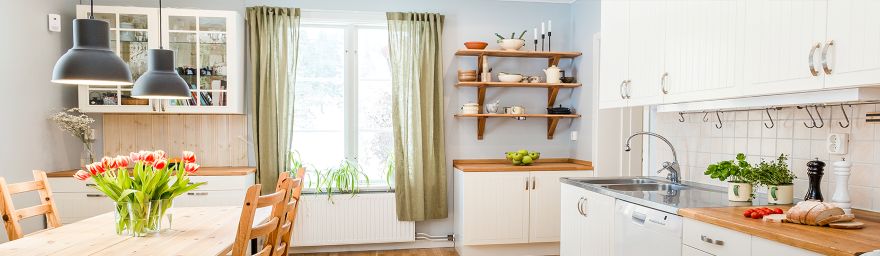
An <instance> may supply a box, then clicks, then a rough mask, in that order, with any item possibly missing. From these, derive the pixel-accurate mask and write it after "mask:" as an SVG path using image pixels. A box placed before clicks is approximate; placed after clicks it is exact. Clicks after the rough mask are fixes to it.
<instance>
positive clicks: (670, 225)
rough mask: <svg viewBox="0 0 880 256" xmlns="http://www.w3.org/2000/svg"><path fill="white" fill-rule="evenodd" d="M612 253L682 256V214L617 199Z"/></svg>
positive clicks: (627, 255)
mask: <svg viewBox="0 0 880 256" xmlns="http://www.w3.org/2000/svg"><path fill="white" fill-rule="evenodd" d="M615 208H616V209H615V211H614V215H615V216H614V218H613V219H614V229H612V230H614V231H613V232H614V234H613V236H614V245H613V248H612V250H613V252H612V254H613V255H626V256H629V255H652V256H667V255H670V256H671V255H675V256H680V255H681V233H682V232H681V227H682V218H681V216H678V215H675V214H672V213H668V212H664V211H660V210H656V209H652V208H648V207H644V206H641V205H637V204H633V203H630V202H627V201H623V200H620V199H617V202H616V203H615Z"/></svg>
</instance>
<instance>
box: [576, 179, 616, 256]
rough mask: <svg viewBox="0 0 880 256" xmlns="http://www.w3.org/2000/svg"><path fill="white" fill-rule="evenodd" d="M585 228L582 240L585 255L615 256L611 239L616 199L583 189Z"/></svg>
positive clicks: (582, 249)
mask: <svg viewBox="0 0 880 256" xmlns="http://www.w3.org/2000/svg"><path fill="white" fill-rule="evenodd" d="M582 191H583V192H582V193H583V196H584V201H583V202H582V203H581V205H582V208H583V210H582V211H583V212H584V219H585V222H584V227H583V228H582V229H581V230H582V232H583V236H582V238H583V239H582V240H581V246H582V247H581V251H582V252H586V253H585V254H583V255H613V254H612V251H611V242H612V241H611V238H612V237H614V234H613V232H614V230H613V227H612V225H613V223H614V198H611V197H609V196H605V195H601V194H598V193H595V192H590V191H587V190H583V189H582Z"/></svg>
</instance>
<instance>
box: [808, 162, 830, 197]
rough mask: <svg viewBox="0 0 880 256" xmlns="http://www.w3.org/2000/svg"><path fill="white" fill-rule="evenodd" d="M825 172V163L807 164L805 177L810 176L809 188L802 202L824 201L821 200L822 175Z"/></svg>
mask: <svg viewBox="0 0 880 256" xmlns="http://www.w3.org/2000/svg"><path fill="white" fill-rule="evenodd" d="M824 170H825V162H822V161H819V158H816V160H813V161H809V162H807V176H810V187H809V189H808V190H807V194H806V195H805V196H804V201H810V200H816V201H824V198H822V187H821V183H822V175H823V174H824Z"/></svg>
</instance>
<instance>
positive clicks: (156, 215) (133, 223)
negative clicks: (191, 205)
mask: <svg viewBox="0 0 880 256" xmlns="http://www.w3.org/2000/svg"><path fill="white" fill-rule="evenodd" d="M195 162H196V156H195V154H194V153H193V152H190V151H184V152H183V156H182V161H181V162H177V163H169V161H168V158H167V157H166V155H165V152H164V151H162V150H156V151H140V152H132V153H130V154H129V155H128V156H121V155H120V156H116V157H106V156H105V157H104V158H103V159H101V161H100V162H95V163H92V164H89V165H86V168H85V169H84V170H79V171H77V172H76V174H74V175H73V177H74V178H76V179H78V180H82V181H85V180H88V179H92V180H93V181H94V182H95V189H97V190H99V191H101V192H102V193H104V194H105V195H107V197H108V198H110V199H111V200H113V201H114V202H116V211H117V214H118V217H119V220H118V222H117V226H116V228H117V233H120V234H121V233H122V232H123V231H124V230H128V231H130V232H132V234H133V235H143V234H145V233H147V232H150V231H158V228H159V227H158V225H159V222H160V221H161V218H162V217H163V215H164V214H165V211H166V210H167V209H168V207H170V206H171V201H172V200H173V199H174V198H176V197H177V196H180V195H182V194H184V193H186V192H188V191H191V190H193V189H196V188H198V187H199V186H201V185H202V184H204V182H200V183H191V182H190V181H189V175H190V174H194V173H196V172H197V171H198V170H199V165H198V164H196V163H195Z"/></svg>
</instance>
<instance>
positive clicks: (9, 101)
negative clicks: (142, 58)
mask: <svg viewBox="0 0 880 256" xmlns="http://www.w3.org/2000/svg"><path fill="white" fill-rule="evenodd" d="M0 5H2V6H0V17H3V22H0V31H3V34H4V35H5V36H4V37H3V42H2V43H0V56H2V59H0V89H2V91H3V93H0V109H2V110H0V120H2V121H0V122H2V127H3V128H2V130H0V163H2V166H3V167H2V168H0V176H2V177H4V178H5V179H6V180H7V182H10V183H15V182H22V181H27V180H33V176H32V174H31V170H34V169H42V170H60V169H65V168H71V167H73V166H76V165H78V164H79V154H80V152H81V150H82V144H81V143H80V142H79V141H78V140H77V139H75V138H73V137H71V136H68V135H67V134H66V133H63V132H62V131H60V130H59V129H57V128H56V127H55V125H54V124H53V123H52V122H51V121H49V120H48V119H47V117H48V116H49V114H51V113H52V112H55V111H59V110H62V109H63V108H65V107H72V106H74V105H75V101H76V89H75V87H73V86H66V85H58V84H53V83H50V82H49V80H50V79H51V77H52V68H53V67H54V65H55V61H56V60H58V57H60V56H61V55H62V54H63V53H64V52H65V51H67V49H68V48H70V43H71V32H70V30H71V23H70V22H69V21H70V19H72V17H73V16H74V7H73V4H71V2H70V1H65V0H40V1H3V3H2V4H0ZM49 13H57V14H61V15H62V20H65V21H67V22H63V23H62V32H61V33H55V32H49V30H48V29H47V14H49ZM15 203H16V204H17V205H18V206H19V208H21V207H27V206H33V205H36V204H37V203H39V201H38V200H37V197H36V194H35V193H32V194H24V195H21V196H19V197H16V198H15ZM40 226H42V221H41V220H39V218H38V217H35V218H31V219H29V220H28V221H27V222H26V229H27V230H28V231H32V230H34V229H35V228H37V227H40ZM0 233H3V235H0V242H3V241H6V240H5V239H6V235H5V234H6V233H5V232H0Z"/></svg>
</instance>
